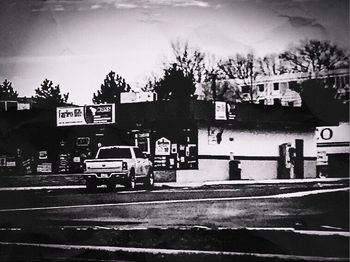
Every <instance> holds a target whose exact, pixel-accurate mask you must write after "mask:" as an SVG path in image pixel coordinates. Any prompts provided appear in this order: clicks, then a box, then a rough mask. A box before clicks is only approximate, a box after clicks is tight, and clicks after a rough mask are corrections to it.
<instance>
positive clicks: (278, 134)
mask: <svg viewBox="0 0 350 262" xmlns="http://www.w3.org/2000/svg"><path fill="white" fill-rule="evenodd" d="M230 138H231V139H233V141H231V139H230ZM295 139H303V140H304V156H305V157H316V138H315V133H314V132H312V131H310V132H306V131H305V132H300V131H298V132H297V131H268V130H258V129H255V130H247V129H228V128H224V129H223V134H222V141H221V143H220V144H216V145H210V144H209V143H208V140H209V139H208V129H207V128H205V127H200V128H199V129H198V155H215V156H229V155H230V152H233V153H234V155H237V156H268V157H271V156H274V157H278V156H279V145H281V144H283V143H291V144H292V145H294V142H295Z"/></svg>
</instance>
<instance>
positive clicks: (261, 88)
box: [258, 84, 265, 92]
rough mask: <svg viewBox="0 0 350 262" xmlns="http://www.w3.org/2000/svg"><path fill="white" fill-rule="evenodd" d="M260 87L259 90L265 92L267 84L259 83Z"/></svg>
mask: <svg viewBox="0 0 350 262" xmlns="http://www.w3.org/2000/svg"><path fill="white" fill-rule="evenodd" d="M258 87H259V92H264V90H265V86H264V85H263V84H261V85H258Z"/></svg>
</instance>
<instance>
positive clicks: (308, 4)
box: [0, 0, 349, 104]
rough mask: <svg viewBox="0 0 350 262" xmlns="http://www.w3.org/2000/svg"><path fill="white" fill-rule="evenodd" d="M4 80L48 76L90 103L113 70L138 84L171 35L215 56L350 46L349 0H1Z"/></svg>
mask: <svg viewBox="0 0 350 262" xmlns="http://www.w3.org/2000/svg"><path fill="white" fill-rule="evenodd" d="M0 5H1V6H0V81H1V82H2V81H3V80H4V79H5V78H7V79H9V80H10V81H12V82H13V86H14V88H15V90H17V91H18V92H19V94H20V96H32V95H34V89H35V88H37V87H39V86H40V83H42V81H43V80H44V79H45V78H48V79H50V80H53V82H54V83H55V84H60V87H61V90H62V91H63V92H69V93H70V97H69V101H71V102H74V103H77V104H91V103H92V102H91V98H92V94H93V93H94V92H96V90H97V89H99V87H100V85H101V83H102V82H103V79H104V78H105V75H106V74H107V73H108V72H109V71H110V70H113V71H115V72H117V73H118V74H120V75H121V76H123V77H124V78H126V80H127V82H129V83H130V84H131V86H132V87H137V86H142V84H143V83H144V82H145V80H146V79H147V77H150V76H151V75H152V72H155V73H157V71H159V69H160V68H161V66H162V61H164V58H170V57H171V46H170V43H171V41H176V40H180V41H188V42H189V44H190V45H191V46H195V47H199V48H200V49H201V50H202V51H205V52H208V53H210V54H213V55H215V56H216V57H218V58H221V57H227V56H229V55H233V54H235V53H237V52H243V53H244V52H247V51H249V50H254V52H256V54H258V55H264V54H266V53H271V52H280V51H282V50H285V49H286V48H287V47H288V45H289V44H290V43H292V42H298V41H299V40H300V39H305V38H309V39H311V38H316V39H327V40H331V41H333V42H336V43H337V44H338V45H339V46H341V47H344V48H347V47H348V46H349V42H348V41H349V1H348V0H294V1H293V0H212V1H209V0H139V1H136V0H135V1H132V0H131V1H130V0H17V1H15V0H12V1H11V0H1V4H0Z"/></svg>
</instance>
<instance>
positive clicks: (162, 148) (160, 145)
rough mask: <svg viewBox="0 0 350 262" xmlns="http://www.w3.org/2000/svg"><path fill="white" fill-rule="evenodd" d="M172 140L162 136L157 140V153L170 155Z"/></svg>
mask: <svg viewBox="0 0 350 262" xmlns="http://www.w3.org/2000/svg"><path fill="white" fill-rule="evenodd" d="M170 148H171V142H170V140H169V139H167V138H165V137H162V138H160V139H158V140H157V141H156V144H155V155H158V156H168V155H170Z"/></svg>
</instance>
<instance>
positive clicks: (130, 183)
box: [126, 170, 136, 190]
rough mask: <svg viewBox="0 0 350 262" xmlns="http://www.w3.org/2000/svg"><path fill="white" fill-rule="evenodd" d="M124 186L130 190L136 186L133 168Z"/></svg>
mask: <svg viewBox="0 0 350 262" xmlns="http://www.w3.org/2000/svg"><path fill="white" fill-rule="evenodd" d="M126 187H127V188H128V189H131V190H134V189H135V188H136V177H135V172H134V171H133V170H131V171H130V175H129V178H128V181H127V183H126Z"/></svg>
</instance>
